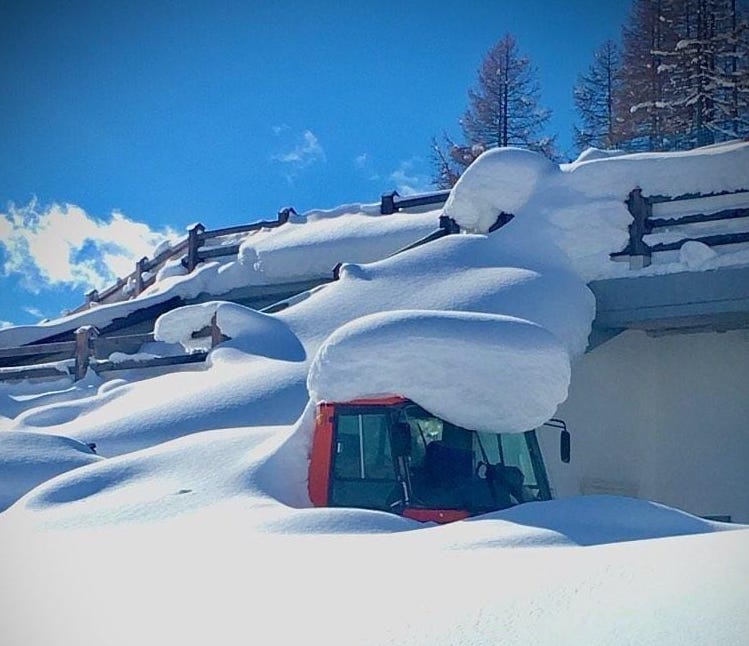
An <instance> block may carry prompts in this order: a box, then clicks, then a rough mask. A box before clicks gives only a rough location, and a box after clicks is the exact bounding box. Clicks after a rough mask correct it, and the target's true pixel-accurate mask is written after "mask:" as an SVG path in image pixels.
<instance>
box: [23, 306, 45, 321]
mask: <svg viewBox="0 0 749 646" xmlns="http://www.w3.org/2000/svg"><path fill="white" fill-rule="evenodd" d="M23 311H24V312H26V314H29V315H30V316H35V317H36V318H38V319H43V318H44V312H42V310H40V309H39V308H37V307H24V308H23Z"/></svg>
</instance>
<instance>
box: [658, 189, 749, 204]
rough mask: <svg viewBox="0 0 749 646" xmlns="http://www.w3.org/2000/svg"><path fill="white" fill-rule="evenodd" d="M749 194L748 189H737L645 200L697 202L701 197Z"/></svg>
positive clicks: (660, 196) (661, 196)
mask: <svg viewBox="0 0 749 646" xmlns="http://www.w3.org/2000/svg"><path fill="white" fill-rule="evenodd" d="M743 193H749V189H739V190H737V191H719V192H717V193H684V194H683V195H676V196H671V195H648V197H647V200H648V202H650V203H651V204H661V203H663V202H680V201H682V200H697V199H700V198H703V197H718V196H719V195H741V194H743Z"/></svg>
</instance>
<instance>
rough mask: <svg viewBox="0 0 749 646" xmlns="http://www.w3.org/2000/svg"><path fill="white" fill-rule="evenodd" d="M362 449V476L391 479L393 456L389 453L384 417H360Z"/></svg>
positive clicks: (392, 474) (386, 421) (386, 425)
mask: <svg viewBox="0 0 749 646" xmlns="http://www.w3.org/2000/svg"><path fill="white" fill-rule="evenodd" d="M359 418H360V420H361V431H362V445H363V448H364V476H363V477H365V478H372V479H382V478H387V479H391V480H392V479H393V477H394V471H393V456H392V453H391V451H390V438H389V436H388V428H389V425H388V420H387V417H386V416H385V415H360V416H359Z"/></svg>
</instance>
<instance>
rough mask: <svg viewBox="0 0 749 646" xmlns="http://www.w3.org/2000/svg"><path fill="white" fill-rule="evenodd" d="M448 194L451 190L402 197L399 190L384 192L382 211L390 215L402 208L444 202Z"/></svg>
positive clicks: (381, 201)
mask: <svg viewBox="0 0 749 646" xmlns="http://www.w3.org/2000/svg"><path fill="white" fill-rule="evenodd" d="M448 195H450V191H435V192H434V193H424V194H422V195H411V196H409V197H401V196H400V195H398V191H391V192H390V193H383V194H382V197H381V198H380V213H381V214H382V215H390V214H391V213H395V212H396V211H400V210H401V209H409V208H415V207H417V206H430V205H437V204H444V203H445V202H447V197H448Z"/></svg>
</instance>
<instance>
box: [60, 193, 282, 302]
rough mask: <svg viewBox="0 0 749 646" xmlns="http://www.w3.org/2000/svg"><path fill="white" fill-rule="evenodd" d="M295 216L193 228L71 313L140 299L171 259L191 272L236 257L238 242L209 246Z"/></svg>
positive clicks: (199, 225)
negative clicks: (207, 262)
mask: <svg viewBox="0 0 749 646" xmlns="http://www.w3.org/2000/svg"><path fill="white" fill-rule="evenodd" d="M292 214H294V215H295V214H296V211H295V210H294V209H293V208H292V207H287V208H284V209H281V210H280V211H279V212H278V216H277V218H276V219H275V220H262V221H260V222H252V223H250V224H242V225H239V226H234V227H225V228H223V229H215V230H212V231H208V230H206V228H205V227H204V226H203V225H202V224H201V223H197V224H195V225H193V226H192V227H191V228H190V229H189V230H188V233H187V237H186V238H185V239H183V240H181V241H180V242H178V243H177V244H176V245H174V246H173V247H170V248H169V249H166V250H164V251H163V252H161V253H160V254H158V255H157V256H155V257H154V258H151V259H149V258H141V259H140V260H138V262H136V263H135V271H133V273H131V274H129V275H127V276H125V277H124V278H119V279H117V282H116V283H115V284H114V285H111V286H110V287H108V288H107V289H105V290H104V291H102V292H99V291H97V290H95V289H94V290H91V291H90V292H88V293H87V294H86V302H85V303H84V304H83V305H81V306H79V307H77V308H76V309H74V310H73V311H72V312H71V313H72V314H74V313H76V312H82V311H84V310H87V309H89V308H90V307H91V305H92V304H107V303H117V302H120V301H124V300H128V299H129V298H134V297H135V296H138V295H139V294H140V293H141V292H142V291H143V290H144V289H147V288H148V287H150V286H151V285H153V283H154V282H155V281H156V273H157V272H158V271H159V269H161V268H162V267H163V266H164V265H165V264H166V263H167V262H168V261H169V260H171V259H173V258H178V257H182V258H181V261H182V265H183V266H184V267H185V269H187V271H188V272H192V271H193V270H194V269H195V267H197V266H198V265H199V264H200V263H201V262H203V261H205V260H207V259H209V258H219V257H225V256H231V255H236V254H237V252H238V251H239V243H233V244H224V245H214V246H210V247H209V246H207V245H206V243H207V242H208V241H210V240H217V239H220V238H226V237H229V236H235V235H238V234H242V233H248V232H250V231H257V230H259V229H267V228H274V227H279V226H281V225H282V224H285V223H286V222H288V221H289V216H291V215H292Z"/></svg>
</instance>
